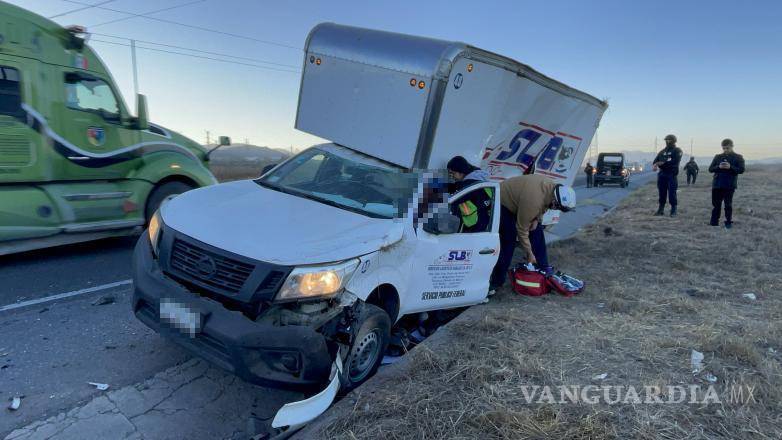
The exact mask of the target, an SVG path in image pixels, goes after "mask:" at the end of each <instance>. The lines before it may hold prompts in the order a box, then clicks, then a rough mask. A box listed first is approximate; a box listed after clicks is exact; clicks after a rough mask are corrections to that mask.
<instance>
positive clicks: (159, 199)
mask: <svg viewBox="0 0 782 440" xmlns="http://www.w3.org/2000/svg"><path fill="white" fill-rule="evenodd" d="M191 189H193V187H192V186H190V185H188V184H186V183H184V182H167V183H164V184H162V185H159V186H156V187H155V188H154V189H153V190H152V192H151V193H150V194H149V197H147V205H146V207H145V209H144V218H145V220H146V224H149V220H150V219H151V218H152V216H153V215H154V214H155V212H156V211H157V210H158V209H159V208H160V206H161V205H162V204H163V203H165V202H166V201H168V200H170V199H172V198H173V197H174V196H177V195H179V194H182V193H183V192H187V191H190V190H191Z"/></svg>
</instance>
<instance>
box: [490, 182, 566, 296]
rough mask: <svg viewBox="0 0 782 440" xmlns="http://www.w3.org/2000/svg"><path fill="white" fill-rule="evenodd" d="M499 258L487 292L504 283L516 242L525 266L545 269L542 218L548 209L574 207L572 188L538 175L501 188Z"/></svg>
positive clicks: (509, 183) (508, 183)
mask: <svg viewBox="0 0 782 440" xmlns="http://www.w3.org/2000/svg"><path fill="white" fill-rule="evenodd" d="M500 203H501V205H502V207H501V210H500V231H499V233H500V255H499V257H498V259H497V264H496V265H495V266H494V270H493V271H492V274H491V281H490V291H495V290H496V289H498V288H499V287H501V286H502V285H503V284H504V283H505V279H506V277H507V273H508V269H509V268H510V265H511V260H512V259H513V251H514V249H515V248H516V240H517V239H518V241H519V244H520V247H521V250H522V251H523V252H524V258H525V259H526V261H527V262H529V263H532V264H535V265H537V266H538V267H540V268H542V269H546V270H547V269H548V267H549V262H548V254H547V252H546V238H545V236H544V234H543V225H541V218H542V217H543V214H545V212H546V211H548V210H549V209H558V210H560V211H563V212H567V211H570V210H572V209H574V208H575V207H576V193H575V191H573V188H570V187H568V186H563V185H560V184H557V183H555V182H554V181H552V180H550V179H548V178H547V177H544V176H540V175H537V174H531V175H523V176H516V177H511V178H510V179H507V180H504V181H502V183H501V184H500Z"/></svg>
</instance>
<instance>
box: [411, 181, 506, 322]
mask: <svg viewBox="0 0 782 440" xmlns="http://www.w3.org/2000/svg"><path fill="white" fill-rule="evenodd" d="M486 189H490V191H491V193H492V194H491V213H492V215H491V222H490V226H489V230H487V231H485V232H473V233H463V232H457V233H453V234H431V233H429V232H426V231H424V230H423V227H422V225H421V224H419V225H417V226H416V234H417V237H418V240H417V244H416V251H415V253H414V257H413V259H412V260H413V268H412V273H411V277H410V278H411V281H410V286H409V288H408V292H409V294H410V296H409V303H408V304H406V305H403V309H404V310H403V311H402V313H414V312H421V311H426V310H438V309H448V308H454V307H461V306H466V305H471V304H477V303H479V302H481V301H483V300H484V299H485V298H486V295H487V293H488V291H489V277H490V275H491V271H492V269H493V268H494V264H495V263H496V262H497V257H498V256H499V250H500V238H499V232H498V231H499V223H500V199H499V195H500V194H499V193H500V188H499V184H498V183H497V182H481V183H479V184H476V185H472V186H469V187H467V188H465V189H463V190H462V191H460V192H458V193H456V194H454V195H453V196H452V197H450V198H449V200H448V202H449V204H450V205H452V204H453V203H454V202H456V201H457V200H460V199H462V198H463V197H464V196H466V195H468V194H469V193H471V192H473V191H482V192H483V191H486Z"/></svg>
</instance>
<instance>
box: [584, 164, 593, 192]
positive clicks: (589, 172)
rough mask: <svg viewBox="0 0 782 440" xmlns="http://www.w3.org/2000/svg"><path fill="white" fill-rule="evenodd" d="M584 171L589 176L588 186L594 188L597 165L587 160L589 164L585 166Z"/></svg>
mask: <svg viewBox="0 0 782 440" xmlns="http://www.w3.org/2000/svg"><path fill="white" fill-rule="evenodd" d="M584 173H585V174H586V178H587V188H592V187H593V186H595V167H593V166H592V164H591V163H589V162H587V166H586V168H584Z"/></svg>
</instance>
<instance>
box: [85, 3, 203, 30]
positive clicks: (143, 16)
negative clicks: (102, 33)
mask: <svg viewBox="0 0 782 440" xmlns="http://www.w3.org/2000/svg"><path fill="white" fill-rule="evenodd" d="M205 1H206V0H195V1H191V2H187V3H182V4H179V5H174V6H169V7H167V8H163V9H156V10H154V11H149V12H144V13H141V14H133V13H130V12H129V14H131V15H129V16H127V17H122V18H117V19H114V20H109V21H104V22H103V23H98V24H91V25H89V26H87V28H88V29H89V28H96V27H98V26H103V25H107V24H111V23H117V22H120V21H125V20H130V19H131V18H136V17H141V18H147V15H150V14H157V13H158V12H164V11H170V10H172V9H178V8H184V7H185V6H190V5H194V4H196V3H203V2H205Z"/></svg>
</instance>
